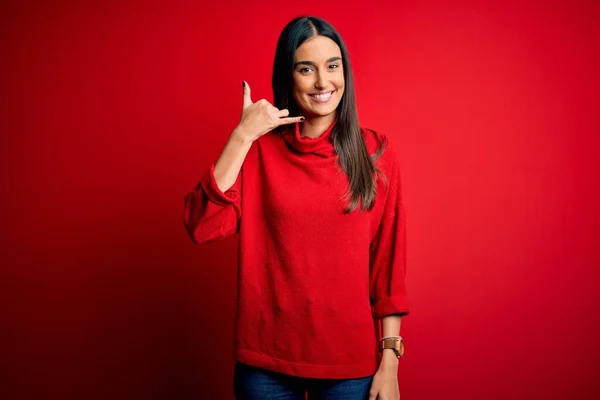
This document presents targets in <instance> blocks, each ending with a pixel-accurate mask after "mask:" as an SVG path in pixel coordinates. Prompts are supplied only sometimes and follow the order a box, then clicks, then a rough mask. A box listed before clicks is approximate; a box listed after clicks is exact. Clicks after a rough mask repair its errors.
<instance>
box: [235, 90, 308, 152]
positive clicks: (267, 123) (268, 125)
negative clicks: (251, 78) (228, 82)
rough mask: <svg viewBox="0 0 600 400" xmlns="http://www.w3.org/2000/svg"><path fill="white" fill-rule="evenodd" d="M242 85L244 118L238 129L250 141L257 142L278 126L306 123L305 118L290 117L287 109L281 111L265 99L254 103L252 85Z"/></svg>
mask: <svg viewBox="0 0 600 400" xmlns="http://www.w3.org/2000/svg"><path fill="white" fill-rule="evenodd" d="M242 85H243V88H244V92H243V102H242V117H241V119H240V123H239V125H238V127H237V128H236V129H237V130H239V131H240V132H243V134H244V136H245V137H246V138H247V139H249V140H250V141H255V140H256V139H258V138H259V137H261V136H262V135H264V134H265V133H268V132H270V131H272V130H273V129H275V128H277V127H278V126H281V125H286V124H295V123H296V122H302V121H304V117H288V115H289V114H290V112H289V111H288V110H287V109H283V110H279V109H278V108H277V107H275V106H273V105H272V104H271V103H269V102H268V101H267V100H265V99H261V100H259V101H257V102H256V103H254V102H253V101H252V98H251V96H250V95H251V91H250V85H248V83H246V82H245V81H244V82H242Z"/></svg>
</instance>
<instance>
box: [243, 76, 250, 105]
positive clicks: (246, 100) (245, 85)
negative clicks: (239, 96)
mask: <svg viewBox="0 0 600 400" xmlns="http://www.w3.org/2000/svg"><path fill="white" fill-rule="evenodd" d="M242 87H243V88H244V100H243V103H242V106H243V107H244V108H246V107H248V106H249V105H252V99H251V98H250V85H248V83H247V82H246V81H242Z"/></svg>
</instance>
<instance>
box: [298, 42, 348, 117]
mask: <svg viewBox="0 0 600 400" xmlns="http://www.w3.org/2000/svg"><path fill="white" fill-rule="evenodd" d="M294 63H295V65H294V74H293V76H294V99H295V100H296V104H298V106H299V107H300V110H301V112H302V115H305V116H307V117H323V116H328V115H334V116H335V112H336V109H337V106H338V104H339V103H340V100H341V99H342V95H343V94H344V68H343V66H342V53H341V50H340V48H339V46H338V45H337V44H336V43H335V42H334V41H333V40H331V39H329V38H328V37H325V36H315V37H312V38H310V39H308V40H307V41H305V42H304V43H302V45H301V46H300V47H298V49H296V58H295V61H294Z"/></svg>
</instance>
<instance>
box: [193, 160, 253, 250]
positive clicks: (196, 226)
mask: <svg viewBox="0 0 600 400" xmlns="http://www.w3.org/2000/svg"><path fill="white" fill-rule="evenodd" d="M214 168H215V166H214V164H212V165H211V166H210V168H209V169H208V171H206V173H205V174H204V176H203V177H202V178H201V179H200V182H198V184H197V185H196V187H195V188H194V189H193V190H192V191H191V192H189V193H187V194H186V195H185V196H184V209H183V224H184V226H185V228H186V230H187V232H188V234H189V236H190V238H191V239H192V240H193V241H194V242H196V243H208V242H212V241H215V240H218V239H222V238H225V237H227V236H230V235H232V234H234V233H236V232H238V231H239V224H240V222H241V218H242V211H241V210H242V207H241V202H242V196H241V187H242V178H241V175H242V173H241V172H240V174H239V175H238V177H237V179H236V181H235V183H234V184H233V186H232V187H231V188H229V189H228V190H226V191H225V192H222V191H221V190H220V189H219V187H218V186H217V182H216V180H215V176H214Z"/></svg>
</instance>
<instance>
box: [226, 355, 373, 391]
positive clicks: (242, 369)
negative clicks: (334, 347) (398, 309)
mask: <svg viewBox="0 0 600 400" xmlns="http://www.w3.org/2000/svg"><path fill="white" fill-rule="evenodd" d="M372 381H373V376H372V375H371V376H367V377H365V378H356V379H316V378H300V377H297V376H291V375H285V374H281V373H278V372H273V371H268V370H265V369H262V368H257V367H253V366H250V365H247V364H243V363H240V362H236V364H235V369H234V374H233V386H234V392H235V398H236V399H237V400H263V399H264V400H275V399H277V400H304V399H305V392H306V393H307V394H308V399H309V400H311V399H320V400H330V399H337V400H368V399H369V390H370V389H371V382H372Z"/></svg>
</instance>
